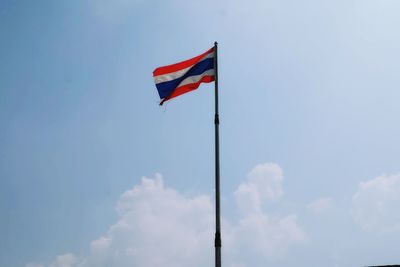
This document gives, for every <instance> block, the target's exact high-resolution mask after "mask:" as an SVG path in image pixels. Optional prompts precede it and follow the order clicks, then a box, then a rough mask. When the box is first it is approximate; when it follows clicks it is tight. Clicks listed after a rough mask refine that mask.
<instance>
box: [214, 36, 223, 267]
mask: <svg viewBox="0 0 400 267" xmlns="http://www.w3.org/2000/svg"><path fill="white" fill-rule="evenodd" d="M214 53H215V59H214V69H215V117H214V125H215V239H214V246H215V267H221V246H222V243H221V220H220V201H219V200H220V198H219V195H220V189H219V186H220V177H219V114H218V43H217V42H215V43H214Z"/></svg>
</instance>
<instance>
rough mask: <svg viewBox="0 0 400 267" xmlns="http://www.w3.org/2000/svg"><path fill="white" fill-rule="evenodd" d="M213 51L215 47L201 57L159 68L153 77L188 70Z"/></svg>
mask: <svg viewBox="0 0 400 267" xmlns="http://www.w3.org/2000/svg"><path fill="white" fill-rule="evenodd" d="M213 51H214V47H213V48H211V49H210V50H208V51H207V52H205V53H203V54H201V55H200V56H197V57H194V58H191V59H188V60H185V61H182V62H179V63H175V64H172V65H168V66H164V67H159V68H157V69H155V70H154V71H153V76H158V75H163V74H167V73H171V72H175V71H178V70H182V69H185V68H188V67H190V66H192V65H194V64H196V63H197V62H198V61H200V59H201V58H202V57H204V56H205V55H207V54H210V53H212V52H213Z"/></svg>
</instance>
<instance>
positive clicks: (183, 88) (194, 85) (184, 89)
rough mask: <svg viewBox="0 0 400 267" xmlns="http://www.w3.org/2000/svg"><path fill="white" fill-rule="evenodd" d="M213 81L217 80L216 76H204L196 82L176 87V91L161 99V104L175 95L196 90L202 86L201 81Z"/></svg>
mask: <svg viewBox="0 0 400 267" xmlns="http://www.w3.org/2000/svg"><path fill="white" fill-rule="evenodd" d="M213 81H215V78H214V76H204V77H203V78H201V79H200V80H199V81H198V82H196V83H189V84H186V85H184V86H181V87H177V88H176V89H175V91H174V92H173V93H172V94H171V95H170V96H168V97H166V98H164V99H163V100H162V101H161V103H160V106H162V104H164V102H165V101H168V100H170V99H172V98H174V97H177V96H180V95H182V94H185V93H187V92H190V91H193V90H196V89H197V88H198V87H199V86H200V84H201V83H210V82H213Z"/></svg>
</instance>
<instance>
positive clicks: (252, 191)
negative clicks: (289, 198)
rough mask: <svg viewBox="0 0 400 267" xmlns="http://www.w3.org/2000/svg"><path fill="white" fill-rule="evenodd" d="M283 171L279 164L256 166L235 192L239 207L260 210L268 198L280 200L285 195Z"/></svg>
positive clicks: (247, 210)
mask: <svg viewBox="0 0 400 267" xmlns="http://www.w3.org/2000/svg"><path fill="white" fill-rule="evenodd" d="M282 182H283V172H282V169H281V168H280V167H279V165H278V164H274V163H265V164H259V165H257V166H255V167H254V168H253V169H252V170H251V172H250V173H249V174H248V175H247V179H246V181H245V182H244V183H242V184H240V185H239V187H238V189H237V190H236V192H235V198H236V202H237V204H238V206H239V209H240V210H241V211H242V212H244V213H248V212H260V211H261V209H262V203H263V202H264V201H266V200H271V201H274V200H278V199H279V198H280V197H281V196H282V195H283V189H282Z"/></svg>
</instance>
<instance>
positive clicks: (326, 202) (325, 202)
mask: <svg viewBox="0 0 400 267" xmlns="http://www.w3.org/2000/svg"><path fill="white" fill-rule="evenodd" d="M332 207H333V200H332V199H331V198H329V197H322V198H318V199H316V200H314V201H313V202H311V203H310V204H308V205H307V209H308V210H309V211H311V212H313V213H323V212H325V211H327V210H329V209H331V208H332Z"/></svg>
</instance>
